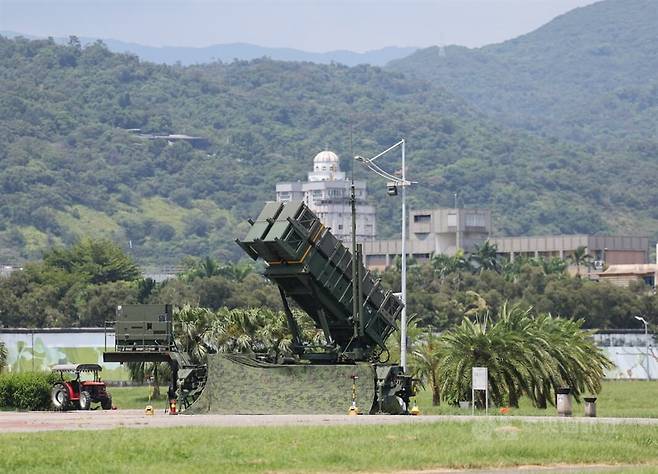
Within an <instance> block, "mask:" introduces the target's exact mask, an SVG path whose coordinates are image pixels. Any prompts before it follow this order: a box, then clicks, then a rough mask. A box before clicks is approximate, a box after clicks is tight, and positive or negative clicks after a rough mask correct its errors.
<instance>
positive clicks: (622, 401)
mask: <svg viewBox="0 0 658 474" xmlns="http://www.w3.org/2000/svg"><path fill="white" fill-rule="evenodd" d="M110 392H111V393H112V400H113V402H114V405H115V406H116V407H117V408H119V409H121V408H123V409H127V408H144V407H145V406H146V405H147V404H148V393H149V388H148V387H121V388H119V387H111V388H110ZM160 393H161V395H162V397H161V398H160V399H159V400H152V401H151V405H153V407H154V408H156V409H159V408H162V409H163V410H164V408H165V407H166V406H167V400H166V394H167V387H161V389H160ZM417 400H418V406H419V408H420V410H421V413H422V414H426V415H470V414H471V410H470V409H468V410H462V409H459V408H456V407H453V406H448V405H445V404H442V405H441V406H439V407H433V406H432V396H431V394H430V393H429V392H421V393H420V394H419V395H418V399H417ZM596 405H597V415H598V416H600V417H607V416H609V417H629V418H634V417H638V418H658V381H651V382H645V381H631V380H619V381H617V380H615V381H604V382H603V390H602V391H601V393H600V394H599V397H598V400H597V402H596ZM583 411H584V408H583V406H582V405H577V404H574V416H582V415H583ZM490 413H491V414H493V415H498V414H500V413H499V411H498V408H492V409H491V411H490ZM510 415H537V416H555V415H556V410H555V407H552V406H549V407H548V408H547V409H546V410H540V409H538V408H534V407H533V406H532V405H531V404H530V402H529V401H528V400H527V399H524V400H522V401H521V406H520V408H518V409H511V410H510V411H509V414H508V415H507V416H510Z"/></svg>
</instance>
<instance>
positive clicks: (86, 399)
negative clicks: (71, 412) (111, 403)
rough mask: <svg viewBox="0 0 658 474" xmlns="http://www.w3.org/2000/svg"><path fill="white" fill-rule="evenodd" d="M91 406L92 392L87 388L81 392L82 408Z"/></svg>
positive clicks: (87, 408)
mask: <svg viewBox="0 0 658 474" xmlns="http://www.w3.org/2000/svg"><path fill="white" fill-rule="evenodd" d="M90 408H91V394H90V393H89V392H87V391H86V390H83V391H82V392H80V410H89V409H90Z"/></svg>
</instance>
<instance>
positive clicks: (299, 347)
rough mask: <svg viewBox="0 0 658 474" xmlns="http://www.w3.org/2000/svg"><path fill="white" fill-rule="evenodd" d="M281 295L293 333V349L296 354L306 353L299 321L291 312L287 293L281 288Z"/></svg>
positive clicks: (289, 326)
mask: <svg viewBox="0 0 658 474" xmlns="http://www.w3.org/2000/svg"><path fill="white" fill-rule="evenodd" d="M279 294H280V295H281V302H282V303H283V310H284V312H285V313H286V320H287V321H288V329H290V332H291V333H292V348H293V352H294V353H296V354H301V353H302V352H304V349H303V345H304V343H303V341H302V337H301V334H300V331H299V325H298V324H297V320H296V319H295V317H294V316H293V315H292V311H290V305H289V304H288V298H287V297H286V294H285V292H284V291H283V288H281V287H279Z"/></svg>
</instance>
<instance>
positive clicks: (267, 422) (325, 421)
mask: <svg viewBox="0 0 658 474" xmlns="http://www.w3.org/2000/svg"><path fill="white" fill-rule="evenodd" d="M485 419H486V420H490V421H492V422H496V423H500V424H501V425H504V424H509V423H510V422H512V421H522V422H530V423H566V424H569V425H572V426H580V427H583V425H592V424H601V423H607V424H635V425H656V426H657V427H658V418H580V417H578V418H558V417H545V416H514V417H500V416H490V417H486V416H467V415H459V416H445V415H423V416H390V415H367V416H347V415H214V414H205V415H176V416H171V415H168V414H166V413H164V411H162V410H158V411H156V412H155V414H154V415H146V414H145V413H144V411H143V410H112V411H102V410H93V411H68V412H0V433H17V432H33V431H55V430H99V429H112V428H170V427H178V426H224V427H245V426H336V425H373V424H382V425H383V424H387V425H388V424H403V423H440V422H445V421H459V422H467V421H473V420H485Z"/></svg>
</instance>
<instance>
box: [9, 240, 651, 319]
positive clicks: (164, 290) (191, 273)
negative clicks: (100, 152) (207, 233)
mask: <svg viewBox="0 0 658 474" xmlns="http://www.w3.org/2000/svg"><path fill="white" fill-rule="evenodd" d="M492 253H493V255H495V248H492V247H491V246H489V245H488V244H485V245H482V246H481V247H479V248H478V252H476V253H474V254H472V255H464V254H463V253H458V254H457V255H456V256H454V257H446V256H443V255H437V256H435V257H434V258H433V259H432V260H431V262H428V263H424V264H419V263H418V262H415V261H413V260H410V262H409V269H408V270H409V271H408V304H409V314H414V315H415V318H416V320H417V322H418V325H419V326H421V327H431V328H433V330H436V331H442V330H444V329H447V328H450V327H453V326H455V325H457V324H459V323H461V321H462V319H463V317H464V315H467V316H469V315H474V314H475V313H478V312H479V313H484V312H486V311H491V312H492V313H497V312H498V311H499V310H500V308H501V306H502V305H503V304H504V303H505V302H509V303H510V304H518V305H520V306H521V307H523V308H530V307H534V308H535V310H536V311H538V312H540V313H551V314H553V315H556V316H563V317H567V318H574V319H582V320H584V327H586V328H597V329H614V328H628V327H633V325H634V324H635V320H634V319H633V316H635V315H638V314H642V315H644V316H645V317H646V318H648V320H649V321H651V322H652V324H654V323H655V322H656V321H658V296H656V295H654V294H651V293H650V292H647V287H646V286H645V285H644V284H637V285H633V286H631V287H630V288H620V287H617V286H613V285H610V284H608V283H602V282H593V281H589V280H588V279H587V278H578V277H577V276H576V277H571V276H569V274H568V273H567V272H566V266H567V262H566V261H562V260H560V259H557V258H554V259H551V260H542V259H523V258H517V259H515V261H514V263H509V262H504V261H498V260H496V259H495V257H492ZM183 263H184V264H185V267H184V269H183V271H182V273H181V275H180V276H179V278H177V279H174V280H167V281H165V282H163V283H159V284H158V283H156V282H154V281H153V280H150V279H141V278H140V277H138V272H137V270H136V265H135V263H134V262H133V261H132V260H131V259H130V258H129V257H128V256H127V255H126V254H125V253H124V252H123V251H122V250H121V248H119V247H118V246H117V245H116V244H113V243H112V242H109V241H103V240H100V241H92V240H82V241H80V242H78V243H77V244H75V245H73V246H70V247H64V248H60V247H55V248H53V249H51V250H50V251H48V252H46V253H45V255H44V259H43V260H41V261H37V262H32V263H29V264H27V265H26V267H25V269H24V270H23V271H17V272H14V273H13V274H12V275H11V276H10V277H8V278H0V326H9V327H12V326H13V327H67V326H83V327H85V326H102V325H103V322H104V321H106V320H112V319H114V314H115V309H116V306H117V305H119V304H127V303H171V304H174V305H176V306H180V307H183V306H185V305H189V306H191V307H201V308H206V309H207V310H208V311H210V312H211V313H212V314H210V313H209V314H208V315H207V316H208V318H207V321H206V322H207V326H208V327H210V323H212V321H213V320H214V319H213V318H215V319H216V318H217V317H218V316H217V315H218V314H224V313H223V312H225V311H228V310H233V309H238V310H240V311H244V314H247V313H248V312H249V308H260V309H261V311H264V312H266V313H267V314H269V315H270V316H272V317H274V316H276V318H282V315H281V313H280V311H282V310H283V308H282V306H281V301H280V296H279V293H278V290H277V289H276V287H275V286H274V285H272V284H271V283H269V282H268V281H267V280H266V279H265V278H264V277H263V276H261V275H260V270H259V268H258V267H257V266H254V265H253V264H252V263H247V262H244V261H243V262H237V263H231V262H227V263H223V264H220V263H219V262H218V261H216V260H214V259H212V258H209V257H206V258H203V259H193V258H188V259H186V260H185V261H184V262H183ZM583 271H584V270H583ZM381 277H382V280H383V282H384V284H385V285H386V286H387V287H388V288H391V289H393V290H395V291H398V290H399V288H400V272H399V268H396V267H392V268H390V269H389V270H387V271H386V272H384V273H383V274H381ZM271 311H273V312H275V313H269V312H271ZM236 314H237V313H236ZM252 316H254V315H252ZM256 316H258V315H255V316H254V317H256ZM258 317H261V318H262V315H260V316H258ZM220 319H221V318H220ZM273 323H274V322H273ZM204 324H206V323H204ZM215 329H217V328H215Z"/></svg>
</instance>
